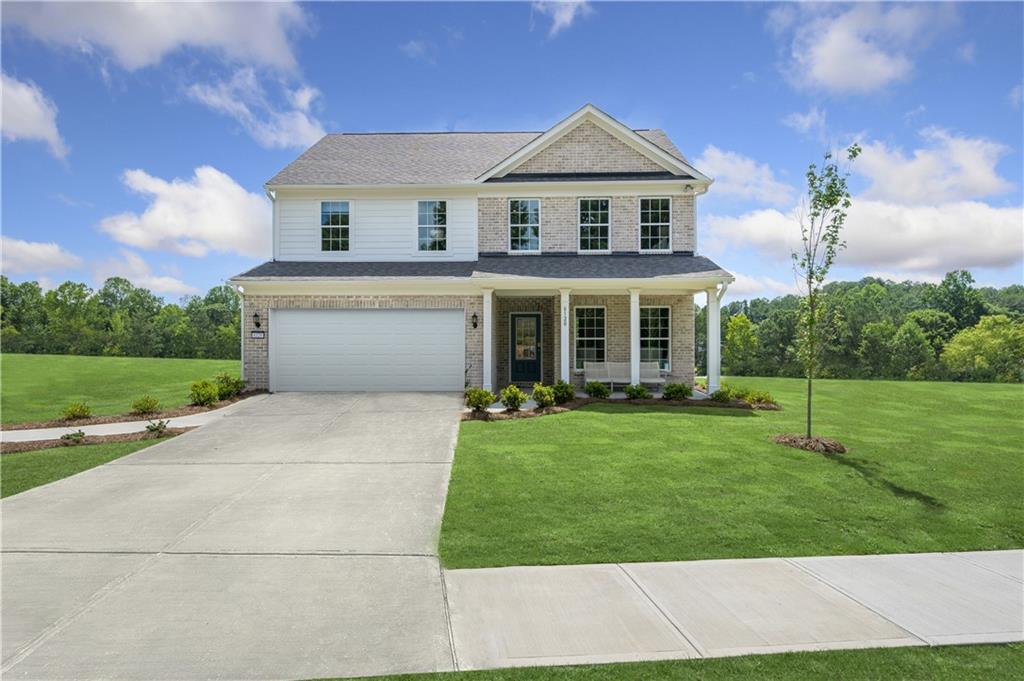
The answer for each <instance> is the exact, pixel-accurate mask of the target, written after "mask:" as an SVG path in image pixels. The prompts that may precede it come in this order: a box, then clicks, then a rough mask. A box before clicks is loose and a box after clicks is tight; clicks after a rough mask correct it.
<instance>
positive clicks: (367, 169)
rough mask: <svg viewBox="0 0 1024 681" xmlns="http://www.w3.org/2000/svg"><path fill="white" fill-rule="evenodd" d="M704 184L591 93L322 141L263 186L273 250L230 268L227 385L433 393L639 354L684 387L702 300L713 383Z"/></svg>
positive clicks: (655, 136) (714, 297)
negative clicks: (502, 125)
mask: <svg viewBox="0 0 1024 681" xmlns="http://www.w3.org/2000/svg"><path fill="white" fill-rule="evenodd" d="M711 182H712V180H711V179H710V178H708V177H707V176H705V175H703V174H702V173H700V172H699V171H698V170H696V169H695V168H694V167H693V166H692V165H691V164H690V163H689V162H688V161H687V160H686V158H685V157H684V156H683V155H682V154H681V153H680V152H679V150H678V149H677V148H676V147H675V145H674V144H673V143H672V142H671V140H669V139H668V137H667V136H666V135H665V133H664V132H663V131H661V130H633V129H630V128H628V127H626V126H625V125H623V124H622V123H620V122H618V121H616V120H615V119H613V118H611V117H610V116H608V115H607V114H605V113H603V112H602V111H600V110H598V109H597V108H595V107H594V106H591V105H587V106H584V107H583V108H582V109H580V110H578V111H576V112H575V113H573V114H572V115H571V116H569V117H568V118H566V119H565V120H563V121H561V122H560V123H558V124H557V125H555V126H554V127H552V128H551V129H550V130H547V131H546V132H451V133H381V134H378V133H373V134H363V133H359V134H331V135H327V136H326V137H324V138H323V139H322V140H320V141H319V142H317V143H316V144H315V145H313V146H312V147H311V148H310V149H309V150H308V151H306V152H305V153H303V154H302V155H301V156H299V158H297V159H296V160H295V161H294V162H292V163H291V164H289V165H288V166H287V167H286V168H284V170H282V171H281V172H279V173H278V174H277V175H276V176H274V178H273V179H271V180H270V181H269V182H268V183H267V185H266V191H267V194H268V195H269V196H270V197H271V199H272V200H273V259H272V260H270V261H269V262H266V263H264V264H262V265H260V266H258V267H255V268H254V269H251V270H249V271H248V272H245V273H243V274H240V275H238V276H236V277H234V278H233V279H232V280H231V283H232V284H233V285H234V286H235V287H236V288H237V289H238V291H239V292H240V293H241V295H242V302H243V314H242V318H243V322H244V324H243V330H242V365H243V375H244V378H245V379H246V381H247V382H248V384H249V386H250V387H252V388H266V389H269V390H272V391H289V390H309V391H344V390H423V391H447V390H461V389H462V388H463V387H464V386H466V385H473V386H483V387H485V388H490V389H498V388H501V387H503V386H505V385H507V384H509V383H519V384H532V383H533V382H535V381H543V382H545V383H551V382H553V381H555V380H557V379H559V378H561V379H564V380H566V381H570V382H575V383H576V384H577V385H580V384H581V383H582V379H583V376H582V369H583V367H584V363H585V362H590V363H597V362H609V363H612V362H615V363H628V368H629V377H630V379H631V382H633V383H639V382H640V370H641V363H642V362H643V363H645V364H644V366H645V367H651V364H650V363H651V362H657V363H658V366H659V367H660V369H661V371H662V373H663V374H664V375H665V378H666V379H667V380H669V381H674V382H685V383H689V384H692V382H693V378H694V299H693V297H694V295H695V294H705V295H706V296H707V302H708V310H709V314H708V339H709V342H708V345H709V352H708V355H709V357H708V359H709V361H708V369H709V371H708V373H709V383H710V387H711V388H712V389H714V388H715V387H716V386H717V383H718V377H719V364H720V360H719V347H720V339H719V322H718V319H719V315H718V309H719V301H720V300H721V297H722V294H723V293H724V292H725V288H726V286H727V285H728V284H729V283H730V282H731V281H732V280H733V277H732V276H731V275H730V274H729V273H728V272H726V271H724V270H722V269H721V268H720V267H719V266H718V265H716V264H715V263H713V262H711V261H710V260H708V259H707V258H704V257H701V256H699V255H697V254H696V249H697V243H696V225H695V224H694V222H695V217H694V214H695V212H694V204H695V202H696V199H697V197H698V196H700V195H701V194H703V193H704V192H706V191H707V190H708V187H709V186H710V184H711ZM590 366H593V364H591V365H590ZM620 366H622V365H621V364H620Z"/></svg>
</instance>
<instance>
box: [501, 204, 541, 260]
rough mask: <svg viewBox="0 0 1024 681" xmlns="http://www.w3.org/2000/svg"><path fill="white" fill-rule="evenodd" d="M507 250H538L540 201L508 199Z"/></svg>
mask: <svg viewBox="0 0 1024 681" xmlns="http://www.w3.org/2000/svg"><path fill="white" fill-rule="evenodd" d="M508 250H510V251H539V250H540V199H509V201H508Z"/></svg>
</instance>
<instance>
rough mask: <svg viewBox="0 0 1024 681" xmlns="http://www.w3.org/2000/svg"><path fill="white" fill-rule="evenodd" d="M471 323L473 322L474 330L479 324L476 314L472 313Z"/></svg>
mask: <svg viewBox="0 0 1024 681" xmlns="http://www.w3.org/2000/svg"><path fill="white" fill-rule="evenodd" d="M471 321H472V322H473V328H474V329H475V328H476V325H477V324H478V323H479V322H480V318H479V317H477V316H476V312H474V313H473V317H472V318H471Z"/></svg>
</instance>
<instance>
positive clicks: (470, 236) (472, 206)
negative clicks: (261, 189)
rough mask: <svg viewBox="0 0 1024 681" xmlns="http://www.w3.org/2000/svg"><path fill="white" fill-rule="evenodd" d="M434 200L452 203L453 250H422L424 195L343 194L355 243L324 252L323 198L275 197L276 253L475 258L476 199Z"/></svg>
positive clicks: (296, 256) (291, 255)
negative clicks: (419, 221)
mask: <svg viewBox="0 0 1024 681" xmlns="http://www.w3.org/2000/svg"><path fill="white" fill-rule="evenodd" d="M430 198H431V199H438V200H445V201H447V202H448V250H447V251H446V252H444V253H440V254H433V253H423V252H420V251H419V250H417V239H416V235H417V229H416V227H417V225H416V202H417V201H418V200H419V199H344V198H343V197H338V198H333V196H332V198H331V199H325V200H332V201H338V200H347V201H348V202H349V210H350V217H349V226H350V233H349V234H350V248H351V250H349V251H347V252H331V253H323V252H321V251H320V200H318V199H295V198H284V197H281V198H278V200H277V201H276V202H275V218H276V220H277V222H276V224H275V226H274V229H275V248H274V251H275V254H276V257H277V259H279V260H360V261H370V260H391V261H394V260H418V259H421V258H423V259H438V260H476V257H477V234H476V222H477V208H476V199H475V198H468V199H467V198H460V199H449V198H445V197H444V196H436V197H430Z"/></svg>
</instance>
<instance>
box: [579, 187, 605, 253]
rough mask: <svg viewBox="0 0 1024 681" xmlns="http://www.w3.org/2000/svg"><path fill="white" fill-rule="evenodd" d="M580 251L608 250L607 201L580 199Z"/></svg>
mask: <svg viewBox="0 0 1024 681" xmlns="http://www.w3.org/2000/svg"><path fill="white" fill-rule="evenodd" d="M579 209H580V215H579V217H580V244H579V249H580V250H581V251H607V250H609V237H608V224H609V223H608V199H580V205H579Z"/></svg>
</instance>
